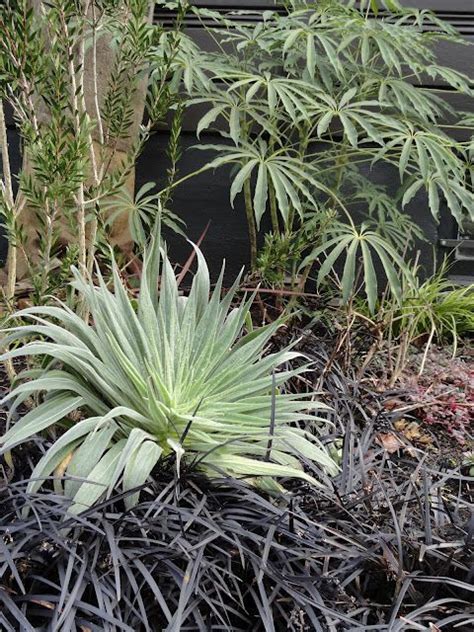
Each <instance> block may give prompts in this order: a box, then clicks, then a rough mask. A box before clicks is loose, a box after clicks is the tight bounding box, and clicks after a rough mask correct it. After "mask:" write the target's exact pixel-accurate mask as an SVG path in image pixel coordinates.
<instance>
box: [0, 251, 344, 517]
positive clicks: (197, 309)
mask: <svg viewBox="0 0 474 632" xmlns="http://www.w3.org/2000/svg"><path fill="white" fill-rule="evenodd" d="M157 242H158V240H157V239H155V240H154V242H153V244H152V245H151V247H150V248H148V251H147V252H146V254H145V257H144V266H143V273H142V278H141V284H140V290H139V295H138V298H134V297H133V296H130V295H129V294H128V292H127V290H126V289H125V287H124V285H123V282H122V280H121V277H120V274H119V271H118V268H117V266H114V269H113V289H109V287H108V286H107V284H106V283H105V281H104V280H103V279H102V277H101V276H100V273H99V274H98V284H96V285H95V284H94V283H93V282H92V281H91V280H90V279H88V278H85V277H84V276H83V275H82V274H81V273H79V272H78V271H77V270H74V282H73V285H74V288H75V290H76V291H77V292H78V293H79V295H80V296H81V297H82V300H83V302H84V304H85V306H86V307H87V309H88V310H89V312H90V323H87V322H85V321H84V320H82V319H81V318H80V317H79V316H78V315H76V314H75V313H74V312H73V311H71V310H70V309H69V308H68V307H67V306H66V305H64V304H62V303H59V304H58V305H57V306H40V307H31V308H27V309H24V310H22V311H21V312H19V313H18V314H17V316H18V317H19V318H21V319H27V320H28V321H30V322H31V324H26V325H21V326H18V327H14V328H11V329H9V330H7V331H6V336H5V340H4V344H6V345H10V350H9V351H7V352H6V353H5V354H4V355H3V356H2V358H3V359H4V360H5V359H6V358H17V357H20V356H30V357H33V358H40V359H43V363H42V364H43V366H44V368H40V369H38V368H36V369H30V370H27V371H24V373H23V374H20V376H19V378H18V379H19V383H17V384H16V385H15V386H14V388H13V390H12V391H11V393H10V394H9V395H7V397H6V398H4V400H3V402H5V401H7V400H13V405H12V410H18V407H19V405H20V404H21V403H22V402H24V401H25V400H26V399H27V398H30V397H31V396H33V395H35V396H37V395H38V394H41V395H42V402H41V403H40V404H39V405H38V406H36V407H35V408H33V409H32V410H30V411H29V412H27V413H26V414H25V415H24V416H23V417H21V419H19V420H18V421H16V422H15V423H14V424H12V425H11V427H10V428H9V429H8V430H7V432H6V434H5V435H4V436H3V438H2V439H1V443H2V447H1V450H2V451H3V452H5V451H7V450H11V449H12V448H14V447H15V446H17V445H18V444H20V443H22V442H24V441H27V440H29V439H31V437H32V436H33V435H35V434H37V433H40V432H42V431H45V430H46V429H48V428H51V427H52V426H61V427H62V428H64V429H65V431H64V432H62V433H57V435H56V437H57V438H56V440H55V441H54V443H53V444H52V445H51V447H50V448H49V449H48V451H47V452H46V453H45V454H44V456H43V457H42V458H41V459H40V461H39V462H38V464H37V465H36V467H35V469H34V471H33V473H32V476H31V482H30V484H29V491H30V492H36V491H37V490H38V489H39V488H40V487H41V485H42V483H43V482H44V479H45V478H46V477H49V476H51V475H53V474H54V473H55V472H56V474H57V473H58V471H59V472H60V473H64V474H65V475H66V476H65V477H64V481H63V488H64V493H65V494H66V495H67V496H68V497H70V498H71V499H72V504H71V512H75V513H77V512H80V511H82V510H83V509H85V508H87V507H89V506H90V505H92V504H93V503H94V502H96V501H97V500H98V499H100V498H101V497H103V496H104V494H107V493H110V492H111V491H112V489H113V488H114V487H116V486H118V485H121V486H122V489H123V490H124V491H128V490H131V489H134V488H136V487H138V486H140V485H142V484H144V483H145V482H146V481H147V479H148V477H149V476H150V473H151V471H152V470H153V468H155V466H156V465H157V464H158V463H159V461H160V459H161V458H162V457H164V456H166V455H167V454H170V453H175V454H176V462H177V467H178V468H179V467H180V463H181V462H183V460H185V461H186V462H188V463H191V462H193V463H195V464H197V465H198V466H199V467H200V468H201V469H202V470H203V471H204V472H205V473H207V474H208V475H210V476H214V477H215V476H235V477H246V478H247V477H248V479H249V480H250V481H252V482H254V483H255V482H257V483H258V482H260V483H261V484H266V485H267V486H268V485H278V484H277V482H276V478H278V477H299V478H301V479H304V480H306V481H309V482H311V483H314V484H317V481H316V480H315V479H314V478H313V476H311V475H309V474H308V473H306V472H305V471H304V469H303V467H302V462H303V461H307V462H309V461H312V462H314V463H316V464H318V465H319V467H320V468H322V470H323V471H326V472H328V473H330V474H331V473H335V471H336V470H337V467H336V465H335V463H334V461H333V460H332V459H331V457H330V456H329V455H328V452H327V451H326V449H325V448H324V446H323V445H322V444H321V442H320V441H319V440H318V438H317V437H316V436H314V433H313V432H309V431H308V430H307V429H305V426H306V427H307V426H308V422H314V421H315V420H318V417H316V416H315V414H314V411H315V410H317V409H324V408H325V406H324V405H322V404H321V403H319V402H317V401H315V400H314V397H313V396H312V395H308V396H305V395H301V394H293V393H282V392H281V390H282V389H281V387H282V386H283V385H284V384H285V383H286V382H287V381H288V380H289V379H290V378H291V377H293V376H295V375H298V374H299V373H301V372H302V371H304V370H306V369H307V367H306V366H303V367H299V368H289V362H290V361H291V360H293V359H294V358H295V357H296V356H298V354H297V353H294V352H293V351H291V349H289V348H286V349H283V350H279V351H277V352H275V353H265V351H266V347H267V343H268V342H269V340H270V339H271V337H272V335H273V334H274V333H275V331H276V330H277V329H278V327H279V326H280V325H281V322H275V323H271V324H270V325H267V326H264V327H261V328H258V329H255V330H252V331H250V332H249V333H245V334H243V330H244V324H245V322H246V319H247V316H248V314H249V310H250V306H251V303H252V298H253V297H250V298H248V299H246V300H244V301H243V302H241V304H240V305H239V306H238V307H233V306H232V305H233V300H234V297H235V294H236V291H237V288H238V281H239V279H237V280H236V282H235V283H234V285H233V286H232V288H231V289H230V291H228V292H227V293H226V294H225V296H224V297H223V298H222V297H221V290H222V280H223V273H221V275H220V278H219V280H218V282H217V285H216V286H215V288H214V290H213V292H212V293H211V291H210V279H209V271H208V268H207V265H206V262H205V260H204V257H203V255H202V254H201V253H200V252H199V250H198V249H196V254H197V259H198V270H197V272H196V274H195V276H194V279H193V283H192V287H191V290H190V292H189V295H188V296H180V293H179V291H178V284H177V281H176V276H175V273H174V271H173V268H172V266H171V264H170V262H169V260H168V258H167V256H166V255H165V254H163V253H162V252H161V253H160V248H159V246H158V245H157ZM158 279H160V283H158ZM25 339H26V340H25ZM12 344H13V346H12ZM44 358H49V359H50V360H49V362H48V363H46V364H45V362H44ZM43 394H44V395H43ZM71 413H74V415H73V416H72V418H71V417H70V415H71ZM311 427H312V429H313V430H314V424H313V423H312V424H311ZM57 483H58V481H57ZM137 499H138V493H135V494H132V495H131V496H130V497H129V498H128V500H127V504H128V506H133V504H134V503H136V501H137Z"/></svg>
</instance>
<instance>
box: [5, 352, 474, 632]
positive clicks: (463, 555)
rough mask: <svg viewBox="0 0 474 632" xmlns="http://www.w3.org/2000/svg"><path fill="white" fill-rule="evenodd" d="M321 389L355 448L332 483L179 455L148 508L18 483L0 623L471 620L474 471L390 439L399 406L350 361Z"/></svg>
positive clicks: (420, 624) (349, 625)
mask: <svg viewBox="0 0 474 632" xmlns="http://www.w3.org/2000/svg"><path fill="white" fill-rule="evenodd" d="M316 359H317V358H316ZM321 387H322V390H323V391H324V392H325V393H326V396H327V397H331V399H332V402H333V404H334V406H335V411H334V419H335V420H338V424H337V425H336V427H335V430H334V436H332V437H328V438H327V440H328V441H331V442H332V443H333V445H334V449H335V450H339V458H340V462H341V472H340V474H339V475H338V476H337V477H336V478H334V479H332V481H327V488H326V489H325V490H324V491H320V490H315V489H314V488H311V487H310V486H309V485H306V484H304V485H302V484H301V483H294V484H292V483H291V482H288V485H289V486H290V487H291V486H292V485H293V492H292V494H291V496H288V497H286V498H283V497H281V498H269V497H266V496H264V495H262V494H261V493H259V492H257V491H256V490H254V489H252V488H249V487H248V486H247V485H245V484H244V482H243V481H236V480H226V481H214V482H212V483H210V482H209V481H208V480H207V479H205V478H204V477H202V476H201V475H199V474H198V473H196V472H191V471H185V472H184V473H183V472H182V474H181V479H180V480H177V478H176V474H175V472H176V470H175V467H174V464H173V463H171V462H170V463H169V467H168V468H166V469H165V470H164V472H163V470H161V471H160V476H159V477H157V479H156V482H155V483H154V485H153V487H150V488H149V490H148V492H146V493H143V494H142V501H141V502H140V503H139V505H138V506H137V507H135V508H134V510H133V511H131V512H125V511H124V508H123V498H122V497H121V496H116V497H113V498H110V499H109V500H107V501H106V502H104V503H102V504H101V505H99V506H97V507H95V508H94V509H91V510H89V511H88V512H86V513H84V514H83V515H81V516H80V517H79V518H77V517H74V518H68V517H67V516H66V509H67V508H66V505H65V501H64V499H63V498H62V497H60V496H57V495H55V494H54V493H53V492H52V491H49V492H47V491H45V492H43V493H41V494H38V495H37V496H29V497H27V496H25V494H24V489H25V483H24V482H21V481H19V482H16V483H10V484H9V485H5V486H4V487H3V489H2V491H1V519H0V525H1V527H0V529H1V536H2V537H1V539H0V547H1V548H0V564H1V566H0V568H1V582H0V599H1V601H2V605H1V606H0V628H1V629H2V630H5V631H8V632H9V631H11V630H12V631H16V630H25V631H28V630H38V629H40V630H64V631H66V630H68V631H69V630H78V631H81V632H88V631H89V630H92V631H93V632H96V631H97V632H98V631H99V630H100V631H102V630H110V631H114V630H127V631H133V632H136V631H141V630H143V631H146V630H153V631H158V630H170V631H178V630H203V631H205V630H213V631H217V630H235V631H238V630H242V631H244V630H248V631H250V630H252V631H253V630H262V631H263V630H265V631H267V630H270V631H271V630H276V631H279V630H282V631H283V630H295V631H304V630H308V631H312V630H316V631H326V630H329V631H331V632H332V631H334V632H339V631H340V630H344V631H345V630H347V631H348V630H377V631H379V632H383V631H387V632H388V631H390V632H398V631H401V630H436V629H441V630H457V631H461V632H462V631H467V630H470V629H472V627H471V624H472V618H473V616H474V613H473V612H472V611H471V610H470V609H469V599H470V596H471V595H472V592H471V591H472V588H471V586H470V581H471V579H472V575H470V571H469V568H470V562H471V560H470V557H469V546H470V544H471V543H472V533H473V526H472V517H471V516H470V513H469V507H470V504H469V503H470V502H471V501H472V498H471V497H470V489H469V484H470V482H472V479H471V481H470V480H469V479H468V477H467V475H466V474H467V473H466V472H465V471H464V470H462V469H460V468H457V469H455V470H442V471H440V470H439V469H436V468H435V467H434V466H433V465H432V464H430V463H429V462H428V461H427V460H426V456H425V455H424V454H423V453H422V452H419V451H417V450H416V449H415V450H409V451H408V450H404V449H400V450H398V451H397V452H396V453H393V454H390V453H389V452H388V451H387V450H384V448H383V446H382V445H381V442H380V433H381V432H384V431H386V426H388V425H390V423H391V420H390V417H389V414H388V413H387V412H386V411H384V408H383V405H382V403H380V402H379V400H378V399H377V396H376V395H375V394H374V393H370V392H369V391H367V390H366V389H365V388H363V387H361V386H360V384H358V383H357V381H355V380H352V379H348V378H347V377H344V375H343V373H342V372H341V371H339V369H338V368H337V366H333V367H332V369H331V372H330V373H328V374H327V375H326V376H324V378H323V380H322V381H321ZM362 427H363V428H362ZM343 428H344V430H345V432H344V435H343V433H342V429H343ZM361 428H362V429H361ZM384 429H385V430H384ZM342 436H344V438H343V439H342ZM25 507H28V508H29V513H28V515H27V516H26V517H25V516H24V515H23V516H22V510H23V509H25ZM430 626H431V627H430ZM433 626H434V627H433Z"/></svg>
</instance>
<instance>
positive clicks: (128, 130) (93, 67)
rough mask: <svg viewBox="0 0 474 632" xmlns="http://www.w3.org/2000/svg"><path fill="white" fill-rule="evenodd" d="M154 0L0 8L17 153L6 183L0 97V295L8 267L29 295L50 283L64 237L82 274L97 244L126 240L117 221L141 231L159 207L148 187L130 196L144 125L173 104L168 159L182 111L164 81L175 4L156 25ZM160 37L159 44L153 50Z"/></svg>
mask: <svg viewBox="0 0 474 632" xmlns="http://www.w3.org/2000/svg"><path fill="white" fill-rule="evenodd" d="M155 4H156V3H155V2H151V1H150V0H80V1H77V0H61V1H59V0H49V1H48V2H43V1H40V0H20V1H19V2H6V3H2V5H1V7H0V30H1V33H2V36H1V38H0V100H1V102H2V104H3V103H5V104H7V105H8V106H9V109H8V111H12V112H13V118H14V122H15V125H16V130H17V132H18V133H19V135H20V138H21V151H22V157H23V167H22V170H21V172H20V174H19V176H18V178H17V180H18V189H17V191H14V184H15V176H16V175H17V174H14V173H12V169H11V160H10V156H9V154H8V143H7V135H6V124H5V116H4V110H3V107H1V108H0V109H1V114H0V142H1V158H2V182H1V184H2V186H1V188H0V211H1V215H2V220H3V223H4V225H5V226H6V229H7V233H8V237H9V255H8V265H7V267H8V282H7V285H6V289H5V294H6V298H7V300H8V301H9V302H11V301H12V299H13V296H14V292H15V280H16V278H17V276H19V277H25V276H27V275H28V276H29V278H30V280H31V281H32V282H33V286H34V288H35V290H36V292H35V295H36V296H35V299H36V300H37V301H40V300H41V299H42V298H43V297H44V296H45V295H46V294H47V293H48V292H51V291H53V290H54V289H55V287H56V286H57V284H58V282H59V284H60V283H61V280H62V279H61V275H60V274H54V275H52V274H51V270H52V269H53V267H55V266H56V265H57V259H56V257H57V255H58V253H59V254H62V251H63V250H64V248H65V245H66V244H69V246H70V249H69V252H70V253H75V257H76V262H77V264H78V265H79V266H80V267H81V268H83V269H88V270H89V272H90V271H91V269H92V266H93V261H94V256H95V251H96V249H97V247H98V246H99V245H100V244H102V243H104V242H107V240H109V243H110V240H111V241H112V243H116V244H118V245H119V246H122V245H123V246H126V248H131V247H132V246H131V244H130V242H131V240H130V237H128V236H127V221H128V219H129V220H130V227H131V233H132V235H131V236H132V238H133V239H135V240H142V238H143V234H144V232H146V229H147V227H148V225H149V223H150V222H151V221H154V220H155V219H156V215H157V214H158V213H159V212H160V205H159V203H158V200H157V199H156V196H155V197H153V198H150V197H149V196H148V198H147V200H146V202H145V203H143V200H142V199H137V200H136V199H135V198H134V190H133V189H134V168H135V162H136V159H137V157H138V155H139V153H140V151H141V149H142V148H143V145H144V143H145V142H146V140H147V139H148V138H149V135H150V133H151V132H152V130H153V127H154V125H155V124H156V123H157V121H159V120H160V119H162V118H164V117H165V116H166V115H167V113H168V111H169V109H170V108H173V107H175V108H177V115H176V117H175V118H176V120H175V123H174V127H173V129H174V135H173V137H172V140H173V143H172V146H171V147H170V152H171V159H172V163H173V161H174V162H176V160H177V157H179V143H178V139H179V133H180V115H181V109H180V108H179V97H178V95H177V93H176V90H174V91H173V89H172V88H171V87H170V83H169V81H168V79H169V70H170V64H171V62H172V60H173V59H174V56H175V54H176V50H177V44H178V41H179V40H178V37H177V34H178V33H179V30H180V28H181V22H182V18H183V15H184V12H185V10H186V9H185V7H183V8H182V9H180V11H179V12H178V15H177V18H176V21H175V25H174V28H172V29H169V30H168V31H166V33H165V31H164V28H163V26H162V25H160V24H153V23H152V19H151V18H152V14H153V8H154V6H155ZM163 38H166V41H167V43H168V44H167V46H166V49H165V50H162V51H161V54H160V49H159V46H160V42H162V40H163ZM152 58H153V71H152V69H151V66H150V62H151V59H152ZM144 108H146V114H147V118H146V124H145V125H142V124H141V123H142V118H143V112H144ZM174 173H175V170H174V171H171V172H170V178H172V177H173V176H174ZM157 176H158V174H157ZM157 179H158V178H157ZM150 189H151V186H148V187H147V191H150ZM162 214H163V220H165V219H166V218H167V214H166V213H162ZM111 215H113V217H114V220H115V221H114V222H112V221H111V219H110V216H111ZM150 215H151V218H150ZM119 216H121V217H122V221H121V222H119V221H118V220H120V217H119ZM127 216H128V217H127ZM123 220H125V221H123ZM173 221H175V218H174V220H173ZM173 226H176V223H175V224H173ZM114 230H115V233H114ZM127 240H128V241H127ZM125 242H127V243H125ZM107 252H108V248H107ZM17 273H18V274H17Z"/></svg>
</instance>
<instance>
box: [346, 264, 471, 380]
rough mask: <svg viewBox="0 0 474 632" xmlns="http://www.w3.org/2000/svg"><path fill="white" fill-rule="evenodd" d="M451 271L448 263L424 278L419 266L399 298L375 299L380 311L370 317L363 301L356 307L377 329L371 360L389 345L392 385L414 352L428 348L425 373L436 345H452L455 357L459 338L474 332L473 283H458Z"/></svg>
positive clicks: (365, 321)
mask: <svg viewBox="0 0 474 632" xmlns="http://www.w3.org/2000/svg"><path fill="white" fill-rule="evenodd" d="M447 271H448V266H447V264H446V262H445V263H443V265H442V266H440V268H439V270H438V271H436V272H435V273H434V274H432V275H431V276H428V277H427V278H425V279H424V280H422V279H421V275H419V274H418V272H419V268H418V267H415V268H414V270H413V272H412V274H411V275H410V279H409V280H407V281H405V282H404V283H403V285H402V288H401V295H400V300H394V299H393V298H391V297H389V296H387V294H385V295H383V296H382V298H381V299H380V300H379V301H377V302H376V306H377V312H376V314H375V315H371V313H370V310H369V307H368V305H367V303H366V302H365V301H363V300H357V301H355V303H354V304H353V306H352V308H353V310H352V314H353V318H355V319H361V320H362V322H363V324H364V326H366V327H367V326H368V328H369V329H371V330H372V334H373V336H374V344H373V347H372V353H371V358H373V357H374V356H375V355H376V352H377V351H378V350H380V349H382V348H383V347H386V348H387V360H388V362H387V363H386V364H387V367H388V369H389V371H388V372H389V373H390V377H389V380H390V383H391V384H392V385H394V384H395V382H396V381H397V379H398V378H399V377H400V375H401V374H402V373H403V371H404V369H405V367H406V366H407V364H408V363H410V362H411V356H412V354H413V351H414V350H417V349H420V348H424V353H423V354H421V356H420V357H421V361H420V367H419V369H418V371H419V373H420V374H421V373H422V372H423V370H424V366H425V362H426V359H427V356H428V354H429V352H430V350H431V348H432V347H433V345H435V344H438V345H452V350H453V356H455V355H456V352H457V349H458V346H459V343H460V340H462V339H463V338H467V339H469V337H471V336H472V335H473V334H474V286H473V285H464V286H458V285H456V284H455V283H453V282H452V281H451V280H449V278H447ZM386 377H387V376H386Z"/></svg>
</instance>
